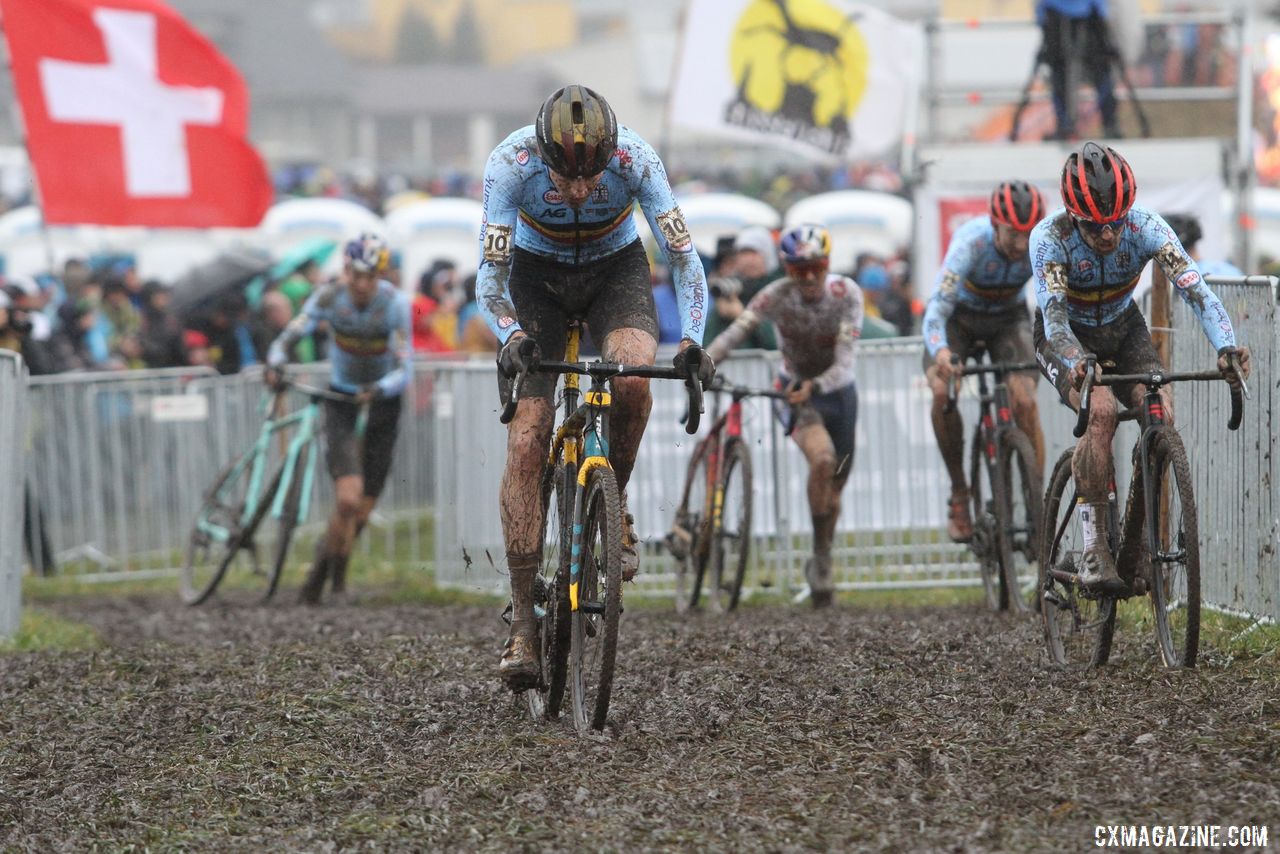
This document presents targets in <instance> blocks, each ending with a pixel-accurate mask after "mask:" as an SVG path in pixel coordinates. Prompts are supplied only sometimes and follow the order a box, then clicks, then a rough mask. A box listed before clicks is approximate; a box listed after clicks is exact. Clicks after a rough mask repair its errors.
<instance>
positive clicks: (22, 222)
mask: <svg viewBox="0 0 1280 854" xmlns="http://www.w3.org/2000/svg"><path fill="white" fill-rule="evenodd" d="M100 231H101V229H97V228H94V227H91V226H61V225H55V226H50V227H49V229H48V230H47V232H46V230H45V229H44V228H43V217H42V216H41V213H40V209H39V208H38V207H36V206H35V205H27V206H25V207H20V208H15V209H14V210H11V211H9V212H8V213H6V214H4V215H3V216H0V257H3V259H4V272H5V273H6V274H7V275H10V276H12V275H27V276H32V275H35V274H37V273H44V272H48V271H50V268H51V267H52V269H53V270H54V271H60V270H61V269H62V265H63V264H64V263H65V262H66V261H67V259H69V258H81V259H87V258H88V257H89V256H90V255H92V254H93V253H95V252H98V251H99V250H100V249H101V235H100V233H99V232H100Z"/></svg>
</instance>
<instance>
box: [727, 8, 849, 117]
mask: <svg viewBox="0 0 1280 854" xmlns="http://www.w3.org/2000/svg"><path fill="white" fill-rule="evenodd" d="M869 64H870V57H869V53H868V51H867V42H866V39H865V38H864V37H863V35H862V31H861V29H860V28H859V27H858V24H857V22H856V20H855V19H854V16H846V15H845V14H844V13H843V12H841V11H840V10H839V9H837V8H835V7H834V6H832V5H831V4H830V3H827V2H824V0H753V1H752V2H751V3H750V4H749V5H748V6H747V8H746V9H744V10H743V12H742V16H741V17H740V18H738V23H737V26H736V27H735V28H734V32H733V36H732V40H731V41H730V43H729V66H730V69H731V71H732V74H733V80H734V84H735V85H736V86H737V89H738V97H739V98H740V99H742V100H743V101H746V102H747V103H748V104H750V105H751V106H753V107H755V108H756V109H758V110H760V111H761V112H764V113H775V114H779V115H782V116H785V117H787V118H790V119H794V120H796V121H800V122H804V123H806V124H811V125H813V126H815V127H831V126H832V123H833V122H834V123H835V124H836V125H837V126H847V123H848V120H849V118H850V117H851V116H852V115H853V113H854V111H855V110H856V109H857V108H858V104H859V103H860V102H861V101H862V96H863V95H864V94H866V91H867V76H868V66H869Z"/></svg>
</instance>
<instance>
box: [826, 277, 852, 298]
mask: <svg viewBox="0 0 1280 854" xmlns="http://www.w3.org/2000/svg"><path fill="white" fill-rule="evenodd" d="M828 282H829V290H830V291H831V295H832V296H834V297H842V296H844V295H845V294H847V293H849V287H848V286H847V285H846V284H845V283H844V277H843V276H832V277H831V278H830V279H829V280H828Z"/></svg>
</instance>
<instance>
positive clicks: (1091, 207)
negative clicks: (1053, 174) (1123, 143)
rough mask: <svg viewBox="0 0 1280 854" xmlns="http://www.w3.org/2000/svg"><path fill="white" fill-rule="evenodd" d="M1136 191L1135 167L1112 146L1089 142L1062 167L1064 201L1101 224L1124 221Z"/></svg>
mask: <svg viewBox="0 0 1280 854" xmlns="http://www.w3.org/2000/svg"><path fill="white" fill-rule="evenodd" d="M1137 194H1138V182H1137V181H1136V180H1135V179H1134V177H1133V170H1132V169H1131V168H1129V163H1128V161H1126V160H1125V159H1124V158H1123V157H1121V156H1120V153H1119V152H1118V151H1116V150H1115V149H1114V148H1112V147H1111V146H1104V145H1099V144H1098V143H1096V142H1086V143H1085V144H1084V145H1082V146H1080V150H1079V151H1073V152H1071V155H1070V156H1069V157H1067V162H1066V163H1065V164H1064V165H1063V167H1062V203H1063V204H1065V205H1066V206H1067V210H1069V211H1070V212H1071V213H1072V214H1073V215H1074V216H1076V217H1078V218H1080V219H1083V220H1088V221H1089V222H1093V223H1096V224H1098V225H1105V224H1107V223H1109V222H1116V221H1118V220H1121V219H1123V218H1124V216H1125V214H1127V213H1128V212H1129V208H1131V207H1133V200H1134V198H1135V197H1136V196H1137Z"/></svg>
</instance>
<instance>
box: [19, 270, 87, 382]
mask: <svg viewBox="0 0 1280 854" xmlns="http://www.w3.org/2000/svg"><path fill="white" fill-rule="evenodd" d="M3 292H4V294H5V295H6V296H7V297H8V298H9V301H10V308H9V318H10V324H11V325H12V327H13V328H14V329H16V330H18V331H19V332H20V333H21V339H22V340H21V348H20V350H19V352H21V353H22V358H23V360H24V361H25V362H26V363H27V370H28V371H29V372H30V373H31V375H32V376H41V375H44V374H57V373H61V372H63V371H68V370H71V369H72V368H73V367H75V366H76V364H77V360H76V357H75V352H74V350H73V349H72V347H71V342H70V340H68V338H67V336H66V334H65V333H64V332H63V331H62V330H61V329H60V328H59V327H58V326H57V325H55V324H54V323H53V321H51V320H50V319H49V317H48V316H47V315H45V314H44V313H43V312H42V311H41V309H42V308H43V307H44V304H45V302H46V301H47V298H48V296H47V294H46V293H45V291H44V290H42V289H41V287H40V286H39V285H38V284H36V281H35V279H32V278H31V277H30V276H9V277H8V278H6V279H5V286H4V291H3Z"/></svg>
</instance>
